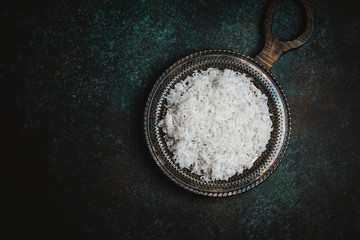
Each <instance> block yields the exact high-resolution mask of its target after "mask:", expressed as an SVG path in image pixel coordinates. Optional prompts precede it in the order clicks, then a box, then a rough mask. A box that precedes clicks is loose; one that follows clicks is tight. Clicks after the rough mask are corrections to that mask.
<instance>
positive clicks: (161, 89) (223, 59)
mask: <svg viewBox="0 0 360 240" xmlns="http://www.w3.org/2000/svg"><path fill="white" fill-rule="evenodd" d="M210 67H212V68H219V69H226V68H227V69H232V70H234V71H237V72H241V73H246V74H247V76H249V77H252V78H253V83H254V85H255V86H256V87H257V88H258V89H260V90H261V91H262V93H264V94H265V95H266V96H267V97H268V106H269V110H270V113H271V114H272V117H271V120H272V123H273V128H274V129H273V131H272V133H271V138H270V141H269V143H268V144H267V146H266V150H265V151H264V152H263V153H262V155H261V156H259V158H258V159H257V160H256V161H255V162H254V164H253V166H252V167H251V168H250V169H247V170H245V171H244V172H243V173H242V174H240V175H236V176H233V177H231V178H230V179H229V180H227V181H220V180H217V181H210V182H206V181H204V180H202V179H201V178H200V176H199V175H196V174H194V173H191V171H190V170H188V169H185V168H183V169H180V167H179V166H178V164H176V163H175V161H174V160H173V158H172V153H171V151H169V149H168V147H167V145H166V143H165V140H164V133H163V132H162V130H161V129H160V128H159V127H158V121H160V120H161V119H162V118H163V117H164V115H165V113H166V106H165V105H166V104H165V101H166V99H165V96H166V95H167V94H168V93H169V90H170V89H171V88H172V87H173V86H174V85H175V84H176V83H178V82H180V81H182V80H184V79H185V78H186V77H187V76H189V75H191V74H192V73H193V72H194V71H195V70H206V69H208V68H210ZM144 129H145V137H146V142H147V145H148V147H149V149H150V152H151V154H152V157H153V158H154V160H155V162H156V164H157V165H158V166H159V167H160V169H161V170H162V171H163V172H164V173H165V174H166V176H168V177H169V178H170V179H171V180H173V181H174V182H175V183H176V184H178V185H180V186H181V187H183V188H185V189H186V190H189V191H192V192H194V193H197V194H201V195H206V196H214V197H225V196H231V195H235V194H238V193H242V192H245V191H247V190H249V189H251V188H253V187H255V186H257V185H258V184H259V183H261V182H263V181H264V180H265V179H266V178H268V177H269V176H270V174H271V173H272V172H273V171H274V170H275V169H276V168H277V166H278V165H279V163H280V162H281V159H282V157H283V155H284V153H285V150H286V148H287V146H288V142H289V137H290V129H291V123H290V109H289V105H288V102H287V99H286V96H285V94H284V92H283V90H282V88H281V86H280V84H279V82H278V81H277V80H276V79H275V78H274V76H273V75H272V74H271V73H270V72H269V70H268V69H266V68H265V67H263V66H262V65H261V64H259V63H258V62H257V61H256V60H254V59H252V58H249V57H247V56H244V55H242V54H239V53H235V52H230V51H222V50H210V51H203V52H199V53H195V54H192V55H189V56H187V57H185V58H183V59H181V60H180V61H178V62H176V63H175V64H173V65H172V66H171V67H170V68H168V69H167V70H166V71H165V72H164V73H163V74H162V75H161V77H160V78H159V79H158V80H157V82H156V83H155V85H154V87H153V89H152V91H151V93H150V96H149V98H148V101H147V103H146V109H145V115H144Z"/></svg>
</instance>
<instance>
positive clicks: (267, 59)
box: [255, 0, 315, 70]
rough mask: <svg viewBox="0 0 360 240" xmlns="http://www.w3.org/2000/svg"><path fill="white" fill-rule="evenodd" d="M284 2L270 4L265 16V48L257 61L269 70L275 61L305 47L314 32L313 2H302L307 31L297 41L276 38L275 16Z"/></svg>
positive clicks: (302, 0)
mask: <svg viewBox="0 0 360 240" xmlns="http://www.w3.org/2000/svg"><path fill="white" fill-rule="evenodd" d="M281 1H282V0H274V1H272V2H271V3H270V7H269V9H268V10H267V11H266V16H265V23H264V24H265V46H264V48H263V49H262V50H261V52H260V53H259V54H258V55H257V56H256V57H255V59H256V60H257V61H258V62H260V63H261V64H263V65H264V66H265V67H266V68H267V69H269V70H270V69H271V68H272V66H273V64H274V63H275V61H276V60H277V59H278V58H279V57H280V56H281V55H282V54H284V53H285V52H287V51H289V50H291V49H294V48H298V47H300V46H301V45H303V44H304V43H305V42H306V41H307V40H308V39H309V38H310V36H311V34H312V33H313V31H314V27H315V24H314V7H313V2H311V1H310V0H300V1H301V3H302V4H303V6H304V8H305V12H306V18H307V23H306V28H305V31H304V32H303V33H302V34H301V35H300V36H299V37H298V38H296V39H295V40H291V41H280V40H278V39H276V38H274V36H273V33H272V21H273V16H274V14H275V12H276V9H277V7H278V5H279V3H280V2H281Z"/></svg>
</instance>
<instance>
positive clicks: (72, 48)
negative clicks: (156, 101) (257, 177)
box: [0, 0, 360, 239]
mask: <svg viewBox="0 0 360 240" xmlns="http://www.w3.org/2000/svg"><path fill="white" fill-rule="evenodd" d="M354 2H355V1H354ZM268 4H269V1H268V0H260V1H228V0H226V1H220V0H219V1H194V2H192V1H180V0H178V1H111V0H108V1H103V2H102V1H96V0H88V1H66V0H62V1H55V0H54V1H40V0H38V1H34V0H33V1H24V2H20V1H10V0H5V1H4V0H2V1H1V8H0V9H1V21H0V27H1V35H0V47H1V52H0V54H1V63H0V84H1V90H0V92H1V113H2V114H1V119H2V121H3V124H2V128H1V149H2V154H1V155H2V157H1V162H2V167H1V170H2V177H3V180H2V182H4V183H5V188H4V190H5V191H2V192H3V194H2V195H3V197H5V199H6V200H9V201H6V203H5V204H4V205H3V207H4V208H5V210H4V213H5V214H7V215H5V216H6V218H5V219H6V222H7V223H8V224H9V226H12V228H8V227H7V229H8V230H10V231H11V234H12V235H11V236H13V237H14V238H15V237H17V236H26V238H22V239H175V238H178V239H186V238H187V239H201V238H203V239H249V238H250V239H355V238H356V235H359V227H360V226H359V225H360V220H359V215H360V209H359V207H360V204H359V200H360V197H359V195H360V181H359V176H360V166H359V154H360V150H359V149H360V146H359V145H360V144H359V141H360V140H359V139H360V136H359V127H358V124H359V120H358V119H359V118H358V117H359V112H358V110H359V100H360V99H359V90H360V89H359V81H360V79H359V73H360V69H359V68H360V60H359V56H360V48H359V45H360V44H359V43H360V32H359V29H360V18H359V17H358V15H359V10H360V8H359V7H357V6H356V4H355V3H351V2H349V1H325V0H322V1H317V2H316V3H315V7H316V29H315V32H314V34H313V36H312V38H311V39H310V40H309V42H307V43H306V44H305V45H304V46H302V47H301V48H299V49H297V50H294V51H291V52H288V53H287V54H285V55H284V56H282V57H281V58H280V59H279V60H278V61H277V62H276V63H275V65H274V68H273V69H272V72H273V74H274V75H275V76H276V77H277V79H278V80H279V81H280V82H281V84H282V85H283V88H284V90H285V93H286V94H287V96H288V99H289V102H290V106H291V109H292V116H293V131H292V139H291V141H290V146H289V149H288V152H287V153H286V155H285V158H284V160H283V162H282V164H281V165H280V167H279V168H278V169H277V171H276V172H275V173H274V174H273V175H272V176H271V177H270V178H269V179H268V180H266V181H265V182H264V183H262V184H261V185H259V186H258V187H256V188H255V189H253V190H251V191H250V192H247V193H245V194H241V195H237V196H234V197H229V198H224V199H216V198H206V197H201V196H197V195H195V194H192V193H189V192H186V191H185V190H183V189H181V188H179V187H178V186H176V185H175V184H173V183H172V182H171V181H170V180H168V179H167V178H166V177H165V176H163V174H162V173H161V171H160V170H159V169H158V168H157V167H156V165H155V164H154V162H153V160H152V159H151V157H150V154H149V153H148V150H147V148H146V146H145V143H144V136H143V132H142V128H143V125H142V116H143V115H142V114H143V110H144V106H145V101H146V98H147V95H148V94H149V91H150V88H151V86H152V85H153V84H154V82H155V81H156V79H157V78H158V77H159V76H160V74H161V73H162V72H163V71H164V70H165V69H166V68H167V67H169V66H170V65H171V64H172V63H174V62H175V61H177V60H179V59H180V58H181V57H184V56H186V55H188V54H191V53H193V52H196V51H200V50H206V49H229V50H234V51H238V52H241V53H244V54H247V55H250V56H255V55H256V54H257V53H258V52H259V51H260V50H261V48H262V46H263V42H264V35H263V34H262V22H263V18H264V17H263V16H264V13H265V9H266V7H267V6H268ZM302 14H303V13H302V12H301V9H300V10H299V8H298V5H297V4H294V3H291V2H290V3H284V4H282V5H281V6H280V9H279V11H278V12H277V13H276V15H275V23H274V24H275V25H274V27H273V30H274V32H275V35H276V36H278V37H279V38H281V39H291V38H293V37H295V36H296V35H297V34H299V33H300V32H301V30H302V29H303V25H304V21H303V20H300V19H301V17H302Z"/></svg>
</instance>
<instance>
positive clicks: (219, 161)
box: [159, 68, 273, 181]
mask: <svg viewBox="0 0 360 240" xmlns="http://www.w3.org/2000/svg"><path fill="white" fill-rule="evenodd" d="M166 100H167V112H166V115H165V117H164V119H163V120H161V121H159V127H161V128H162V130H163V132H164V133H165V139H166V144H167V146H168V148H169V149H170V151H172V153H173V154H174V160H175V161H176V163H178V164H179V166H180V167H181V168H188V169H190V170H191V171H192V172H193V173H195V174H198V175H200V176H201V178H202V179H203V180H205V181H210V180H228V179H229V178H230V177H232V176H234V175H236V174H241V173H242V172H243V171H244V170H245V169H247V168H251V167H252V165H253V163H254V161H255V160H256V159H257V158H258V156H259V155H261V153H262V152H263V151H264V150H265V149H266V144H267V143H268V141H269V139H270V133H271V131H272V129H273V128H272V122H271V119H270V116H271V114H270V112H269V108H268V106H267V101H268V99H267V97H266V96H265V95H264V94H263V93H261V91H260V90H259V89H257V88H256V87H255V86H254V85H253V83H252V78H250V77H247V76H246V75H245V74H241V73H238V72H235V71H233V70H229V69H225V70H219V69H216V68H209V69H207V70H206V71H200V72H198V71H196V72H194V73H193V75H192V76H188V77H187V78H186V79H185V80H184V81H181V82H179V83H177V84H175V86H174V88H173V89H171V90H170V92H169V94H168V95H167V96H166Z"/></svg>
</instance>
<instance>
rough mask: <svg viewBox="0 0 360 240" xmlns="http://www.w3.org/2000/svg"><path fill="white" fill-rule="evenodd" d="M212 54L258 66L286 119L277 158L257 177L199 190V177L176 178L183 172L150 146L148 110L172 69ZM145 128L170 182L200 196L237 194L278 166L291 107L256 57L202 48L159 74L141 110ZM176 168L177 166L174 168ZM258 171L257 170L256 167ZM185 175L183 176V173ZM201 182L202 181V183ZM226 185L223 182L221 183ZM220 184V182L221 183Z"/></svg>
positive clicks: (274, 80)
mask: <svg viewBox="0 0 360 240" xmlns="http://www.w3.org/2000/svg"><path fill="white" fill-rule="evenodd" d="M214 54H220V55H223V56H228V57H229V56H233V57H238V58H239V59H242V60H243V61H245V62H247V63H249V65H251V66H256V67H257V68H259V71H260V72H261V73H264V74H266V75H267V77H268V80H270V81H271V83H272V84H273V85H274V86H275V87H276V90H277V91H276V92H277V93H279V95H280V100H281V103H282V104H283V108H284V113H285V116H284V119H285V123H284V124H285V127H284V133H283V134H284V136H283V141H282V142H281V146H279V147H278V148H279V149H280V150H279V152H278V153H277V155H276V158H275V159H274V160H273V162H272V163H271V165H270V166H269V167H268V168H267V169H266V171H265V172H263V173H262V174H261V175H260V176H259V177H257V178H256V179H254V180H252V181H250V182H249V183H247V184H240V180H239V181H235V184H236V183H237V182H238V183H237V184H238V186H236V187H235V189H234V188H232V189H219V187H216V189H201V188H200V187H198V186H197V184H196V183H197V182H199V180H197V181H195V182H193V181H191V182H190V183H189V182H185V181H183V180H182V179H181V176H180V177H179V175H181V174H182V175H184V174H183V173H178V172H176V174H174V172H172V171H171V169H169V168H168V167H166V166H165V165H164V164H163V163H162V161H168V160H167V159H165V160H164V159H159V158H160V157H161V156H163V155H164V153H161V152H159V151H156V150H155V149H154V146H153V142H154V139H152V138H151V133H150V127H151V126H150V124H151V121H150V120H151V114H150V111H154V110H153V109H152V107H155V106H154V105H153V100H154V95H155V94H156V92H157V91H158V88H159V86H160V85H161V84H162V83H163V81H164V80H165V79H166V77H167V75H168V74H169V73H170V72H172V71H173V70H174V69H175V68H178V67H179V66H182V65H183V64H184V63H186V62H188V61H189V60H191V59H195V58H198V57H207V55H209V56H211V55H214ZM144 131H145V139H146V143H147V145H148V148H149V150H150V153H151V155H152V157H153V159H154V161H155V163H156V164H157V165H158V166H159V167H160V169H161V171H162V172H163V173H164V174H165V175H166V176H167V177H169V178H170V179H171V180H172V181H173V182H175V183H176V184H177V185H179V186H181V187H182V188H184V189H186V190H188V191H191V192H194V193H196V194H200V195H204V196H212V197H226V196H233V195H236V194H239V193H243V192H246V191H248V190H250V189H252V188H254V187H256V186H257V185H259V184H260V183H262V182H263V181H264V180H265V179H267V178H268V177H269V176H270V175H271V174H272V173H273V172H274V171H275V169H276V168H277V167H278V166H279V164H280V162H281V160H282V158H283V156H284V154H285V151H286V149H287V147H288V144H289V140H290V132H291V115H290V107H289V104H288V101H287V98H286V96H285V93H284V91H283V89H282V87H281V85H280V83H279V82H278V81H277V80H276V79H275V77H274V76H273V75H272V73H271V72H270V71H269V70H268V69H267V68H265V67H264V66H263V65H261V64H260V63H259V62H257V61H256V60H254V59H252V58H250V57H248V56H245V55H243V54H240V53H236V52H233V51H227V50H208V51H202V52H197V53H194V54H191V55H188V56H186V57H184V58H182V59H180V60H179V61H177V62H176V63H174V64H173V65H171V66H170V67H169V68H168V69H167V70H166V71H165V72H164V73H163V74H162V75H161V76H160V77H159V79H158V80H157V81H156V83H155V85H154V87H153V88H152V90H151V92H150V94H149V97H148V100H147V102H146V107H145V112H144ZM175 170H176V169H175ZM257 171H258V170H257ZM182 177H184V176H182ZM185 177H186V178H189V179H190V180H192V178H191V177H189V176H185ZM202 184H203V185H204V184H205V183H202ZM224 184H226V183H224ZM224 184H223V185H224ZM232 184H233V183H232ZM223 185H221V184H220V183H219V184H217V183H213V186H223Z"/></svg>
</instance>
